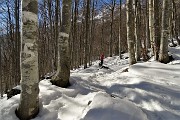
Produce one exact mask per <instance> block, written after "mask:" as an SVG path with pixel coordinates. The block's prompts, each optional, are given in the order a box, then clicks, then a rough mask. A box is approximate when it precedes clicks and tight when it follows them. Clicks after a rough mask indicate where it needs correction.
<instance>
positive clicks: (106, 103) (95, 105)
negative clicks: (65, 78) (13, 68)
mask: <svg viewBox="0 0 180 120" xmlns="http://www.w3.org/2000/svg"><path fill="white" fill-rule="evenodd" d="M169 50H170V52H171V53H172V54H173V57H174V58H175V59H176V60H174V61H172V62H170V63H169V64H162V63H159V62H156V61H154V60H152V61H148V62H140V63H137V64H135V65H133V66H130V67H129V65H128V59H121V60H120V59H119V57H117V56H115V57H108V58H106V59H105V61H104V63H105V64H104V65H105V66H108V67H109V68H110V69H100V68H99V67H98V62H99V61H95V62H94V63H93V66H91V67H89V68H87V69H83V68H79V69H76V70H71V78H70V82H71V84H72V86H71V87H69V88H59V87H57V86H54V85H52V84H51V83H50V80H49V79H45V80H43V81H41V82H40V83H39V87H40V94H39V97H40V112H39V114H38V116H37V117H36V118H34V119H32V120H179V119H180V94H179V93H180V47H174V48H170V49H169ZM127 55H128V54H124V55H123V58H126V57H127ZM125 69H128V72H123V71H124V70H125ZM18 88H19V87H18ZM19 98H20V95H16V96H14V97H12V98H10V99H8V100H7V97H6V95H4V96H3V98H2V99H0V111H1V112H0V120H18V118H17V117H16V115H15V113H14V111H15V110H16V108H17V107H18V104H19Z"/></svg>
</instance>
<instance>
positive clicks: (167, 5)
mask: <svg viewBox="0 0 180 120" xmlns="http://www.w3.org/2000/svg"><path fill="white" fill-rule="evenodd" d="M170 10H171V1H170V0H164V1H163V10H162V33H161V44H160V52H159V61H160V62H163V63H168V62H169V55H168V37H169V32H170V30H169V19H168V18H170Z"/></svg>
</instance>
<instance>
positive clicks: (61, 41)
mask: <svg viewBox="0 0 180 120" xmlns="http://www.w3.org/2000/svg"><path fill="white" fill-rule="evenodd" d="M71 2H72V1H71V0H63V1H62V25H61V28H60V33H59V37H58V44H57V45H58V68H57V72H56V75H55V76H54V78H53V80H52V81H51V82H52V83H53V84H54V85H57V86H59V87H67V86H69V77H70V47H69V34H70V25H71V21H70V19H71Z"/></svg>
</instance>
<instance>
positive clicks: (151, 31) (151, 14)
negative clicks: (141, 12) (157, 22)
mask: <svg viewBox="0 0 180 120" xmlns="http://www.w3.org/2000/svg"><path fill="white" fill-rule="evenodd" d="M153 24H154V11H153V0H149V33H150V42H151V49H152V50H151V55H153V51H154V46H153V44H154V43H153V41H154V40H153V33H154V32H153V30H154V28H153Z"/></svg>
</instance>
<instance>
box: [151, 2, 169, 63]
mask: <svg viewBox="0 0 180 120" xmlns="http://www.w3.org/2000/svg"><path fill="white" fill-rule="evenodd" d="M159 2H160V1H159V0H154V7H153V8H154V10H153V11H154V24H153V26H154V27H153V28H154V30H153V40H154V41H153V46H154V47H153V48H154V59H155V60H158V57H159V47H160V40H161V32H160V20H159V18H160V17H159V15H160V14H159V10H160V9H159V8H160V3H159ZM167 19H168V18H167Z"/></svg>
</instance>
